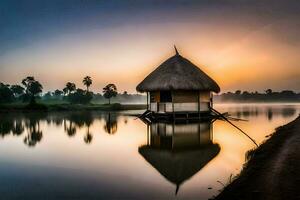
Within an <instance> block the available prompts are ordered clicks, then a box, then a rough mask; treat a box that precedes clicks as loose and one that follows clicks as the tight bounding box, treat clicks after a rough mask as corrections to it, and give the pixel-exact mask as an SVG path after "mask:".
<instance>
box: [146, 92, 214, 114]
mask: <svg viewBox="0 0 300 200" xmlns="http://www.w3.org/2000/svg"><path fill="white" fill-rule="evenodd" d="M172 97H173V103H172V102H161V101H160V92H159V91H158V92H150V110H151V111H154V112H159V113H171V112H173V106H174V112H198V109H199V108H198V102H200V112H205V111H209V109H210V105H211V103H210V98H211V92H209V91H200V92H198V91H173V94H172ZM198 98H199V99H198Z"/></svg>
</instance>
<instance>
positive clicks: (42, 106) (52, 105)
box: [0, 101, 146, 112]
mask: <svg viewBox="0 0 300 200" xmlns="http://www.w3.org/2000/svg"><path fill="white" fill-rule="evenodd" d="M142 109H146V105H143V104H118V103H114V104H87V105H82V104H69V103H66V102H62V101H60V102H59V103H57V102H54V101H51V102H43V103H41V101H38V102H37V103H36V104H34V105H29V104H28V103H27V104H26V103H21V102H16V103H10V104H0V112H10V111H97V110H98V111H122V110H142Z"/></svg>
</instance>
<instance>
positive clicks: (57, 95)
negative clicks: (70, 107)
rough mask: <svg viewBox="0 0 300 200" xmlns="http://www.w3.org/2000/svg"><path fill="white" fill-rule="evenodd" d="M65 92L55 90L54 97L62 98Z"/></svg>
mask: <svg viewBox="0 0 300 200" xmlns="http://www.w3.org/2000/svg"><path fill="white" fill-rule="evenodd" d="M63 93H64V92H63V91H61V90H55V91H54V95H55V96H56V97H60V96H62V95H63Z"/></svg>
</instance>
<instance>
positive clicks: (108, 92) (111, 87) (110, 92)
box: [103, 83, 118, 104]
mask: <svg viewBox="0 0 300 200" xmlns="http://www.w3.org/2000/svg"><path fill="white" fill-rule="evenodd" d="M103 93H104V94H103V95H104V97H105V98H107V99H108V101H109V104H110V99H111V98H112V97H115V96H117V94H118V92H117V87H116V85H115V84H112V83H110V84H108V85H107V86H105V87H104V88H103Z"/></svg>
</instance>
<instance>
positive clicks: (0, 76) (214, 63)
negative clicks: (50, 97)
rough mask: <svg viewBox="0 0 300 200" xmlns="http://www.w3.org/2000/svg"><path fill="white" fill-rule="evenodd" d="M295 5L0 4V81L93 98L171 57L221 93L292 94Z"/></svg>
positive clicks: (238, 0)
mask: <svg viewBox="0 0 300 200" xmlns="http://www.w3.org/2000/svg"><path fill="white" fill-rule="evenodd" d="M299 10H300V2H299V1H298V0H285V1H281V0H197V1H196V0H193V1H183V0H173V1H168V0H165V1H163V0H149V1H143V0H140V1H137V0H135V1H133V0H128V1H125V0H110V1H102V0H69V1H63V0H60V1H58V0H51V1H50V0H49V1H39V0H26V1H23V0H18V1H16V0H1V1H0V82H4V83H8V84H20V83H21V80H22V79H23V78H24V77H26V76H29V75H31V76H34V77H35V78H36V79H37V80H39V81H40V82H41V83H42V85H43V86H44V91H48V90H54V89H57V88H58V89H62V88H63V87H64V86H65V84H66V82H68V81H70V82H74V83H76V85H77V87H81V88H83V87H84V86H83V84H82V79H83V77H84V76H86V75H89V76H91V77H92V79H93V85H92V86H91V90H93V91H94V92H101V91H102V88H103V87H104V86H105V85H106V84H108V83H115V84H116V85H117V88H118V90H119V91H120V92H123V91H128V92H130V93H136V90H135V87H136V85H137V84H138V83H139V82H140V81H142V80H143V79H144V78H145V77H146V76H147V75H148V74H149V73H150V72H151V71H153V70H154V69H155V68H156V67H157V66H159V64H161V63H162V62H163V61H164V60H166V59H167V58H169V57H170V56H173V55H174V54H175V52H174V48H173V45H176V46H177V48H178V50H179V53H180V54H181V55H182V56H183V57H185V58H188V59H189V60H190V61H192V62H193V63H194V64H196V65H197V66H199V67H200V68H201V69H202V70H203V71H205V72H206V73H207V74H209V75H210V76H211V77H212V78H213V79H214V80H216V81H217V83H218V84H219V85H220V87H221V92H227V91H235V90H238V89H240V90H248V91H260V92H262V91H264V90H265V89H267V88H271V89H273V90H286V89H289V90H295V91H300V64H299V63H300V62H299V55H300V37H299V35H300V20H299V19H300V12H299Z"/></svg>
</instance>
